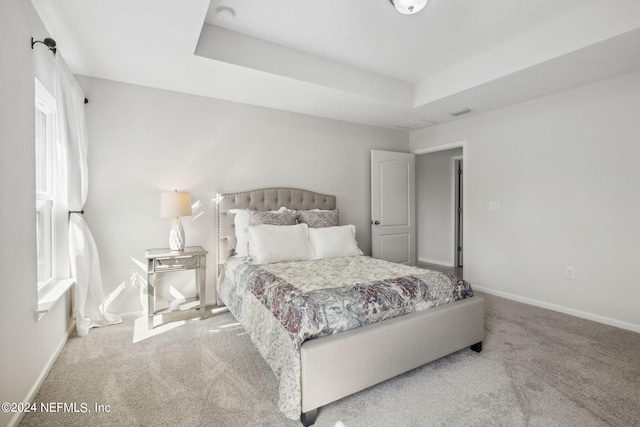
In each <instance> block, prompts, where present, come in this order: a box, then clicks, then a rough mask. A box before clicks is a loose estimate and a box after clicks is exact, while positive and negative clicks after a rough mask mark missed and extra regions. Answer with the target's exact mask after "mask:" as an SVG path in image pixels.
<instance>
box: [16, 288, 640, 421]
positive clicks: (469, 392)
mask: <svg viewBox="0 0 640 427" xmlns="http://www.w3.org/2000/svg"><path fill="white" fill-rule="evenodd" d="M481 296H482V297H484V298H485V301H486V308H485V318H486V336H485V341H484V349H483V351H482V353H479V354H478V353H474V352H473V351H471V350H468V349H465V350H462V351H459V352H457V353H455V354H452V355H450V356H447V357H445V358H443V359H440V360H438V361H435V362H432V363H430V364H428V365H425V366H423V367H421V368H418V369H416V370H413V371H411V372H408V373H406V374H404V375H401V376H399V377H397V378H394V379H392V380H389V381H386V382H384V383H382V384H379V385H377V386H375V387H372V388H369V389H367V390H364V391H362V392H360V393H357V394H355V395H352V396H349V397H347V398H345V399H342V400H340V401H338V402H334V403H332V404H330V405H327V406H326V407H323V408H321V409H320V411H319V414H318V420H317V422H316V424H315V425H316V426H318V427H327V426H331V427H334V426H340V427H341V426H346V427H360V426H362V427H365V426H366V427H372V426H444V425H446V426H486V425H499V426H634V425H640V334H637V333H634V332H629V331H625V330H621V329H617V328H614V327H611V326H607V325H603V324H599V323H595V322H591V321H588V320H583V319H578V318H575V317H571V316H567V315H564V314H560V313H556V312H553V311H549V310H545V309H541V308H537V307H532V306H528V305H524V304H520V303H517V302H513V301H509V300H505V299H502V298H499V297H495V296H491V295H484V294H482V295H481ZM175 316H176V318H175V319H173V320H174V321H171V322H168V323H164V324H162V325H160V326H158V327H156V329H154V330H152V331H148V330H147V327H146V319H138V320H136V321H133V320H130V321H127V322H125V323H123V324H121V325H116V326H109V327H106V328H101V329H92V330H91V332H90V333H89V335H88V336H87V337H85V338H79V337H77V336H73V337H72V338H71V339H70V340H69V342H68V344H67V345H66V346H65V348H64V349H63V351H62V353H61V354H60V357H59V358H58V360H57V361H56V363H55V365H54V366H53V368H52V370H51V372H50V374H49V376H48V377H47V379H46V381H45V382H44V384H43V386H42V388H41V389H40V391H39V393H38V394H37V396H36V398H35V402H36V404H37V405H40V404H41V403H49V402H54V403H58V402H60V403H67V404H74V403H75V404H76V408H75V409H76V410H77V411H78V412H64V408H63V407H59V409H60V410H61V411H62V412H57V413H52V412H50V413H43V412H41V411H40V410H39V411H38V412H35V413H28V414H26V415H25V417H24V418H23V420H22V423H21V424H20V425H21V426H89V425H90V426H118V425H122V426H296V427H297V426H300V425H301V424H300V423H299V422H297V421H292V420H289V419H287V418H285V417H284V416H283V415H282V414H281V413H280V412H279V411H278V409H277V393H276V390H277V384H276V380H275V376H274V375H273V373H272V372H271V371H270V370H269V368H268V366H267V365H266V363H265V362H264V361H263V360H262V359H261V357H260V356H259V354H258V353H257V351H256V350H255V348H254V347H253V345H252V344H251V342H250V340H249V337H248V336H247V335H246V333H244V331H243V329H242V328H241V327H240V326H239V325H238V324H237V323H236V321H235V319H234V318H233V316H232V315H231V314H230V313H228V312H225V313H222V314H217V315H215V316H211V317H210V318H208V319H206V320H204V321H200V320H197V319H191V318H190V317H191V316H193V313H188V314H185V313H179V314H176V315H175ZM181 316H182V317H183V318H184V317H185V316H186V317H189V318H186V319H183V320H181V319H180V317H181ZM82 404H86V409H87V410H88V411H90V412H86V411H84V410H83V409H84V406H83V405H82ZM96 405H102V406H99V407H96ZM54 407H55V405H54ZM67 409H73V407H68V408H67ZM96 409H102V411H101V412H100V411H96Z"/></svg>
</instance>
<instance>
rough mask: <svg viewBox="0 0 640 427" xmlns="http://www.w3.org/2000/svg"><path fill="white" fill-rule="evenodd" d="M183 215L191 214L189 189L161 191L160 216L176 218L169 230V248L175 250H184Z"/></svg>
mask: <svg viewBox="0 0 640 427" xmlns="http://www.w3.org/2000/svg"><path fill="white" fill-rule="evenodd" d="M181 216H191V195H190V194H189V192H187V191H178V190H175V191H164V192H162V193H160V217H161V218H174V220H173V225H172V226H171V231H170V232H169V248H170V249H171V250H172V251H174V252H182V251H184V228H182V222H181V221H180V217H181Z"/></svg>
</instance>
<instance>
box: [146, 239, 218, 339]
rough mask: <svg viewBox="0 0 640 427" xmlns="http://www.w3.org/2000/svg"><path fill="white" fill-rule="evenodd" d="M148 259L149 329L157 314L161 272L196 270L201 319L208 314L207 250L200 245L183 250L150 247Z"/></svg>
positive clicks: (147, 254)
mask: <svg viewBox="0 0 640 427" xmlns="http://www.w3.org/2000/svg"><path fill="white" fill-rule="evenodd" d="M144 257H145V258H146V259H147V294H148V295H147V297H148V298H147V303H148V305H147V308H148V310H149V311H148V316H149V329H153V315H154V314H155V296H156V279H157V275H158V274H161V273H170V272H172V271H183V270H196V297H197V298H198V300H199V301H200V319H204V318H205V316H206V311H205V302H206V298H205V290H206V284H207V281H206V269H207V251H205V250H204V249H202V248H201V247H200V246H188V247H186V248H184V251H182V252H173V251H171V250H170V249H148V250H147V251H145V253H144Z"/></svg>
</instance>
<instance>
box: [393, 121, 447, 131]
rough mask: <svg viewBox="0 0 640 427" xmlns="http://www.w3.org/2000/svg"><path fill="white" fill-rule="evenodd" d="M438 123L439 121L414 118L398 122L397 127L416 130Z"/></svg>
mask: <svg viewBox="0 0 640 427" xmlns="http://www.w3.org/2000/svg"><path fill="white" fill-rule="evenodd" d="M437 124H438V123H436V122H430V121H427V120H422V119H413V120H409V121H408V122H404V123H398V124H397V125H396V127H399V128H402V129H411V130H416V129H422V128H426V127H429V126H433V125H437Z"/></svg>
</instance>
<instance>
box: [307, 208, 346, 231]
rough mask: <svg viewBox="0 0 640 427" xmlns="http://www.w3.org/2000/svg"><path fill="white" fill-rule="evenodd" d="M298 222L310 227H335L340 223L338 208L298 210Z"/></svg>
mask: <svg viewBox="0 0 640 427" xmlns="http://www.w3.org/2000/svg"><path fill="white" fill-rule="evenodd" d="M298 222H301V223H304V224H307V225H308V226H309V228H323V227H335V226H337V225H338V209H333V210H319V209H313V210H308V211H298Z"/></svg>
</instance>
